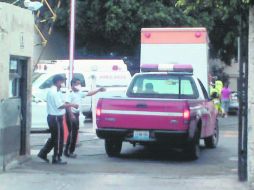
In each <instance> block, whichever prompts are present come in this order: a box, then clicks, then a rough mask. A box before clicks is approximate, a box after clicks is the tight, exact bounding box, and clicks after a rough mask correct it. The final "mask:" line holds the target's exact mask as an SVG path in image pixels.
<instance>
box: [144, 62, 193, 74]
mask: <svg viewBox="0 0 254 190" xmlns="http://www.w3.org/2000/svg"><path fill="white" fill-rule="evenodd" d="M140 68H141V71H142V72H185V73H193V68H192V65H181V64H143V65H141V66H140Z"/></svg>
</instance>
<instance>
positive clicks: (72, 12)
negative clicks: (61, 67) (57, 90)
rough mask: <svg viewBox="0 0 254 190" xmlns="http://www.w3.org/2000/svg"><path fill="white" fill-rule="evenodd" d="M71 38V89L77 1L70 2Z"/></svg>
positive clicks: (71, 0)
mask: <svg viewBox="0 0 254 190" xmlns="http://www.w3.org/2000/svg"><path fill="white" fill-rule="evenodd" d="M70 3H71V4H70V36H69V41H70V44H69V56H70V64H69V82H68V87H70V81H71V79H72V78H73V70H74V67H73V65H74V53H75V15H76V0H70Z"/></svg>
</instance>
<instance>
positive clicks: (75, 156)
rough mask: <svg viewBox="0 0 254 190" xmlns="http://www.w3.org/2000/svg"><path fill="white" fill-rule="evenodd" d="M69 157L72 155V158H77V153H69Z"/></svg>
mask: <svg viewBox="0 0 254 190" xmlns="http://www.w3.org/2000/svg"><path fill="white" fill-rule="evenodd" d="M69 157H70V158H77V154H74V153H70V154H69Z"/></svg>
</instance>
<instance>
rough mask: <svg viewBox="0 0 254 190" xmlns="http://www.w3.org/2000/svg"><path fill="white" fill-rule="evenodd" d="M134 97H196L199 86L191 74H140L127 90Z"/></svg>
mask: <svg viewBox="0 0 254 190" xmlns="http://www.w3.org/2000/svg"><path fill="white" fill-rule="evenodd" d="M127 95H128V96H132V97H151V98H154V97H157V98H172V99H195V98H197V97H198V91H197V87H196V85H195V83H194V80H193V79H192V77H190V76H174V75H140V76H137V77H135V78H134V80H133V82H132V83H131V85H130V88H129V89H128V92H127Z"/></svg>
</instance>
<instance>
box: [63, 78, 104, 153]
mask: <svg viewBox="0 0 254 190" xmlns="http://www.w3.org/2000/svg"><path fill="white" fill-rule="evenodd" d="M81 88H82V87H81V82H80V80H79V79H77V78H73V79H72V80H71V92H70V94H69V95H68V102H70V103H72V104H76V105H78V107H71V108H67V110H66V123H67V127H68V132H69V134H68V138H67V142H66V146H65V149H64V155H65V156H66V157H69V158H76V157H77V155H76V154H74V151H75V148H76V142H77V136H78V130H79V114H80V106H81V103H82V98H84V97H85V96H93V95H95V94H96V93H98V92H103V91H105V88H103V87H102V88H98V89H97V90H92V91H90V92H88V93H87V94H84V93H82V92H81Z"/></svg>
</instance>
